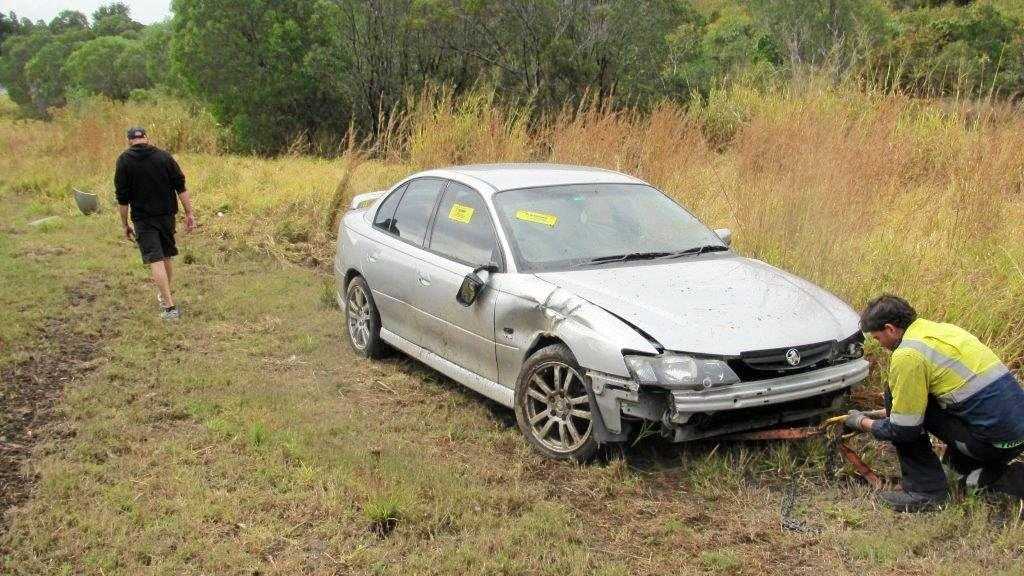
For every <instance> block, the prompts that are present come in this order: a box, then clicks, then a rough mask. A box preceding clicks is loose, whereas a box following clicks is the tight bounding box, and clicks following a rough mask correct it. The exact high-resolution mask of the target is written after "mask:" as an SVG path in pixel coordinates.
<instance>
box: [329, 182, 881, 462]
mask: <svg viewBox="0 0 1024 576" xmlns="http://www.w3.org/2000/svg"><path fill="white" fill-rule="evenodd" d="M730 241H731V232H730V231H729V230H728V229H718V230H712V229H710V228H708V227H707V226H705V225H704V224H703V223H702V222H701V221H700V220H698V219H697V218H696V217H695V216H694V215H693V214H692V213H690V212H689V211H688V210H687V209H686V208H684V207H683V206H681V205H679V204H678V203H676V202H675V201H674V200H673V199H671V198H669V197H668V196H666V195H665V194H663V193H662V192H660V191H658V190H657V189H655V188H654V187H652V186H651V185H649V184H647V183H646V182H643V181H642V180H639V179H637V178H634V177H632V176H629V175H626V174H622V173H619V172H615V171H611V170H604V169H598V168H587V167H579V166H562V165H538V164H495V165H476V166H459V167H452V168H445V169H438V170H429V171H425V172H420V173H418V174H414V175H412V176H410V177H408V178H406V179H404V180H402V181H400V182H398V183H397V184H395V185H394V186H393V187H392V188H391V189H389V190H386V191H381V192H371V193H367V194H361V195H358V196H356V197H355V198H354V199H353V201H352V206H351V210H350V211H349V212H347V213H346V214H345V216H344V217H343V218H342V221H341V223H340V226H339V230H338V246H337V254H336V256H335V259H334V267H335V273H336V280H337V286H338V291H337V295H338V303H339V305H340V306H341V308H342V309H343V310H344V316H345V324H346V333H347V336H348V339H349V341H350V343H351V346H352V348H353V349H354V350H355V351H356V352H357V353H359V354H361V355H363V356H365V357H368V358H377V357H379V356H380V355H381V354H382V353H383V352H384V351H385V349H386V348H388V347H390V348H394V349H397V350H399V351H401V352H403V353H405V354H407V355H409V356H411V357H413V358H416V359H418V360H420V361H422V362H423V363H425V364H427V365H428V366H430V367H432V368H434V369H436V370H438V371H439V372H441V373H443V374H445V375H447V376H448V377H450V378H452V379H453V380H455V381H457V382H459V383H461V384H463V385H465V386H467V387H469V388H471V389H472V390H475V391H476V392H479V393H480V394H482V395H484V396H486V397H488V398H490V399H492V400H494V401H496V402H498V403H500V404H502V405H504V406H507V407H509V408H512V409H513V410H515V415H516V421H517V422H518V425H519V428H520V430H521V431H522V433H523V435H524V436H525V437H526V439H527V440H528V441H529V443H530V444H531V445H532V446H533V447H534V448H535V449H536V450H537V451H539V452H540V453H541V454H543V455H545V456H547V457H550V458H555V459H570V458H571V459H576V460H587V459H588V458H590V457H591V456H593V455H594V454H595V451H596V450H597V449H598V447H599V446H600V445H601V444H607V443H616V442H623V441H625V440H626V439H627V437H628V436H629V434H630V433H631V431H634V430H639V429H640V428H641V427H643V429H644V430H651V429H656V430H659V431H660V433H661V434H662V435H664V436H665V437H667V438H669V439H671V440H672V441H676V442H685V441H689V440H695V439H700V438H706V437H710V436H715V435H721V434H726V433H732V432H739V431H743V430H748V429H752V428H759V427H765V426H770V425H774V424H779V423H782V422H789V421H796V420H808V419H813V418H815V417H818V416H820V415H821V414H823V413H824V412H827V411H829V410H833V409H835V408H836V407H838V406H839V404H840V403H841V402H842V399H843V396H844V394H845V393H847V392H848V391H849V389H850V387H851V386H853V385H854V384H856V383H858V382H860V381H862V380H863V379H864V378H865V377H866V376H867V374H868V363H867V361H866V360H865V359H864V358H863V335H862V334H861V332H860V330H859V326H858V317H857V315H856V314H855V313H854V311H853V310H852V309H851V308H850V307H849V306H848V305H847V304H845V303H844V302H843V301H841V300H840V299H839V298H837V297H836V296H834V295H832V294H831V293H829V292H828V291H826V290H824V289H822V288H819V287H817V286H815V285H814V284H812V283H810V282H808V281H806V280H803V279H801V278H798V277H796V276H794V275H792V274H789V273H787V272H784V271H782V270H780V269H778V268H775V267H772V266H770V265H768V264H766V263H764V262H761V261H758V260H753V259H750V258H746V257H743V256H741V255H740V254H738V253H736V252H735V251H734V250H732V249H731V248H730Z"/></svg>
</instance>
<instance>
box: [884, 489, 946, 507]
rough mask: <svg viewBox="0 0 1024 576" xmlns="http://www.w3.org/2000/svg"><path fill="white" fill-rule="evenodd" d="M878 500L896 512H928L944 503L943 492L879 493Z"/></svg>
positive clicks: (899, 491)
mask: <svg viewBox="0 0 1024 576" xmlns="http://www.w3.org/2000/svg"><path fill="white" fill-rule="evenodd" d="M878 498H879V499H880V500H881V501H882V502H885V504H886V506H888V507H890V508H892V509H893V510H895V511H897V512H928V511H930V510H935V509H936V508H938V507H939V506H941V505H943V504H945V503H946V499H947V498H948V495H947V494H946V493H945V492H936V493H928V492H904V491H903V490H895V491H891V492H879V493H878Z"/></svg>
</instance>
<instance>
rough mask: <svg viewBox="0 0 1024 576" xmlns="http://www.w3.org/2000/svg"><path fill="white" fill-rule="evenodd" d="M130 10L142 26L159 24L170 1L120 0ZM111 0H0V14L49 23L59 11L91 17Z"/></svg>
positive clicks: (166, 15) (168, 9) (165, 16)
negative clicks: (15, 15)
mask: <svg viewBox="0 0 1024 576" xmlns="http://www.w3.org/2000/svg"><path fill="white" fill-rule="evenodd" d="M121 1H122V2H124V3H125V4H127V5H128V7H129V8H131V11H132V18H133V19H134V20H137V21H139V22H142V23H143V24H152V23H153V22H159V21H160V20H163V19H164V18H167V17H168V16H170V15H171V0H121ZM111 3H112V0H0V12H3V13H4V14H7V13H8V12H11V11H13V12H14V13H15V14H17V15H18V18H28V19H29V20H32V21H33V22H35V21H36V20H45V21H46V22H49V21H50V20H51V19H52V18H53V17H54V16H56V15H57V14H58V13H59V12H60V11H61V10H78V11H79V12H81V13H83V14H85V15H86V16H89V17H91V16H92V13H93V11H94V10H96V9H97V8H99V7H100V6H103V5H105V4H111Z"/></svg>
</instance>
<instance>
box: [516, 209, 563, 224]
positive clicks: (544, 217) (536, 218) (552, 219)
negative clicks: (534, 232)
mask: <svg viewBox="0 0 1024 576" xmlns="http://www.w3.org/2000/svg"><path fill="white" fill-rule="evenodd" d="M516 218H518V219H520V220H523V221H525V222H533V223H535V224H543V225H545V226H549V227H551V228H554V227H555V224H558V216H555V215H554V214H545V213H543V212H530V211H529V210H516Z"/></svg>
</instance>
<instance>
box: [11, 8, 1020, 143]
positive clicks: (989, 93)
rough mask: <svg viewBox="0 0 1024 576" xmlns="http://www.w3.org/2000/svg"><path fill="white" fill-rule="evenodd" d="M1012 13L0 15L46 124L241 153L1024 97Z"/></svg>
mask: <svg viewBox="0 0 1024 576" xmlns="http://www.w3.org/2000/svg"><path fill="white" fill-rule="evenodd" d="M1022 4H1024V3H1022V2H1020V0H978V1H975V2H970V1H965V0H956V1H943V0H887V1H886V0H746V1H741V0H505V1H496V0H174V2H173V12H174V16H173V18H172V19H171V20H170V21H169V22H166V23H160V24H156V25H152V26H142V25H141V24H139V23H137V22H134V21H133V20H132V19H131V17H130V14H129V11H128V9H127V7H126V6H125V5H123V4H120V3H115V4H111V5H109V6H105V7H103V8H100V9H99V10H97V11H96V12H95V13H94V14H93V15H92V18H91V19H90V18H87V17H86V16H85V15H83V14H81V13H78V12H71V11H65V12H63V13H61V14H60V15H59V16H57V17H56V18H55V19H54V20H53V21H51V22H49V23H43V22H35V23H33V22H29V21H26V20H24V19H18V18H17V16H16V15H14V14H11V15H9V16H3V15H0V35H2V36H0V41H2V44H0V84H2V85H3V86H4V87H5V88H6V89H7V91H8V93H9V94H10V97H11V98H12V99H13V100H14V101H15V102H17V103H18V104H19V105H20V106H21V107H22V108H23V109H24V110H25V111H26V112H29V113H32V114H35V115H45V114H47V111H48V110H49V109H50V108H52V107H57V106H62V105H64V104H65V103H66V102H67V100H68V99H69V98H75V97H77V96H79V95H89V94H102V95H105V96H108V97H110V98H114V99H125V98H129V97H132V95H133V94H136V95H138V96H139V97H142V96H144V95H145V94H147V93H148V92H147V91H148V90H151V89H158V90H161V91H169V92H172V93H177V94H179V95H182V96H188V97H191V98H195V99H197V100H198V101H199V102H201V103H202V104H203V105H205V106H206V107H208V108H209V109H210V110H211V111H212V112H213V114H214V115H215V116H216V118H217V119H218V121H219V122H220V123H221V124H222V125H224V126H225V127H227V129H228V130H227V132H228V133H229V134H230V136H231V139H232V144H233V146H234V147H236V148H238V149H240V150H246V151H254V152H259V153H274V152H278V151H280V150H282V149H284V148H286V147H288V146H289V145H291V144H293V143H294V142H296V141H304V142H307V143H313V144H325V143H334V142H338V141H339V140H341V139H342V138H343V137H344V135H345V134H346V133H347V131H348V129H349V127H350V126H353V127H355V129H356V130H357V131H359V132H361V133H364V134H367V133H375V132H377V131H379V130H382V129H385V128H386V127H387V124H388V122H389V121H391V120H392V119H393V118H394V117H395V112H396V111H400V110H401V109H402V108H403V107H404V106H406V104H407V102H408V99H409V98H410V97H411V95H413V94H417V93H419V92H420V91H421V90H422V89H423V87H424V86H426V85H431V84H432V85H443V86H447V87H448V88H449V89H450V90H453V91H455V92H456V93H462V92H465V91H468V90H471V89H479V88H484V89H489V90H493V91H494V93H495V95H496V97H497V98H498V100H499V101H500V102H502V103H505V104H515V105H518V106H520V107H522V108H524V109H529V110H532V111H534V112H535V113H538V114H543V113H545V112H548V111H552V110H557V109H561V108H563V107H565V106H572V105H575V104H578V103H579V102H580V101H581V100H583V99H587V98H590V99H597V100H604V99H610V100H611V101H613V102H615V104H616V105H618V106H633V107H640V108H644V107H648V106H650V105H652V104H653V103H655V102H657V101H660V100H664V99H672V100H677V101H681V102H686V101H688V100H691V99H694V98H706V97H707V95H708V94H709V93H710V92H711V91H712V90H713V89H714V88H715V87H717V86H721V85H723V84H727V83H730V82H735V81H737V80H738V79H742V81H743V82H750V83H755V84H757V83H761V84H767V83H774V82H779V81H785V80H786V79H788V78H791V77H793V76H794V75H799V74H804V73H806V72H807V71H814V72H815V73H817V74H828V75H832V76H833V77H835V78H836V79H837V80H842V81H855V82H863V83H865V84H867V85H870V86H871V87H875V88H880V89H884V90H899V91H903V92H906V93H909V94H913V95H923V96H958V97H979V96H984V97H997V98H1009V99H1019V98H1020V97H1021V95H1022V94H1024V23H1022V19H1024V8H1022Z"/></svg>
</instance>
